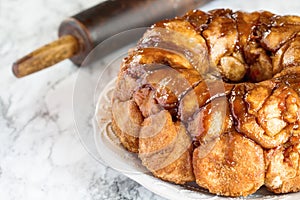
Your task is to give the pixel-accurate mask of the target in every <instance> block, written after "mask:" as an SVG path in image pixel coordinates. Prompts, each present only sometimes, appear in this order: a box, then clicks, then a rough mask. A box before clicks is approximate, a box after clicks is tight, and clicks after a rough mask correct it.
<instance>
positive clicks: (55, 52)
mask: <svg viewBox="0 0 300 200" xmlns="http://www.w3.org/2000/svg"><path fill="white" fill-rule="evenodd" d="M207 1H208V0H184V1H183V0H164V1H162V0H126V1H124V0H107V1H104V2H102V3H100V4H98V5H96V6H94V7H92V8H90V9H87V10H85V11H83V12H81V13H79V14H76V15H74V16H72V17H70V18H68V19H66V20H64V21H63V22H62V23H61V25H60V27H59V31H58V35H59V37H60V39H58V40H57V41H55V42H53V43H51V44H49V45H45V46H44V47H42V48H41V49H38V50H36V51H34V52H32V53H30V54H29V55H27V56H25V57H23V58H21V59H19V60H17V61H16V62H15V63H14V65H13V72H14V74H15V75H16V76H17V77H23V76H26V75H28V74H31V73H34V72H36V71H39V70H41V69H44V68H47V67H50V66H51V65H53V64H55V63H58V62H60V61H62V60H64V59H66V58H70V59H71V60H72V62H73V63H74V64H76V65H77V66H80V65H81V64H82V62H83V61H84V59H85V58H86V56H87V55H88V54H89V52H90V51H91V50H92V49H93V48H94V47H95V46H97V45H98V44H100V43H101V42H102V41H104V40H105V39H107V38H109V37H110V36H112V35H115V34H117V33H120V32H122V31H125V30H129V29H133V28H139V27H146V26H149V25H151V24H153V23H154V22H156V21H159V20H162V19H166V18H172V17H174V16H176V15H182V14H184V12H186V11H188V10H189V9H193V8H196V7H198V6H200V5H202V4H204V3H206V2H207ZM128 42H131V41H128Z"/></svg>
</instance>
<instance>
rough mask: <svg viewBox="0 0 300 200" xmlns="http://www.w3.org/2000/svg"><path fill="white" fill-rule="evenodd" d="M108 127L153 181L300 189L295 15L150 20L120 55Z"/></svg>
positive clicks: (221, 188)
mask: <svg viewBox="0 0 300 200" xmlns="http://www.w3.org/2000/svg"><path fill="white" fill-rule="evenodd" d="M112 116H113V121H112V124H113V130H114V131H115V133H116V135H117V136H118V137H119V138H120V141H121V143H122V144H123V146H124V147H125V148H126V149H127V150H128V151H131V152H135V153H138V157H139V158H140V159H141V162H142V163H143V165H144V166H145V167H146V168H147V169H149V171H151V172H152V174H153V175H154V176H156V177H158V178H160V179H162V180H165V181H170V182H174V183H177V184H184V183H187V182H191V181H195V182H196V183H197V184H198V185H199V186H200V187H203V188H206V189H208V190H209V191H210V192H211V193H214V194H218V195H224V196H247V195H250V194H252V193H254V192H255V191H257V190H258V189H259V188H260V187H261V186H262V185H265V186H266V187H267V188H268V189H269V190H270V191H273V192H274V193H288V192H297V191H299V190H300V174H299V173H300V165H299V164H300V135H299V133H300V127H299V125H300V124H299V122H300V17H297V16H279V15H274V14H272V13H270V12H266V11H264V12H252V13H246V12H241V11H238V12H233V11H231V10H229V9H218V10H213V11H210V12H207V13H206V12H202V11H199V10H195V11H190V12H188V13H187V14H186V15H185V16H183V17H178V18H175V19H172V20H165V21H161V22H158V23H156V24H154V25H153V26H152V27H151V28H150V29H149V30H148V31H147V32H146V33H145V34H144V36H143V38H141V40H140V41H139V42H138V44H137V46H136V48H135V49H133V50H131V51H130V52H129V54H128V56H127V57H126V58H125V59H124V61H123V63H122V66H121V70H120V73H119V75H118V80H117V83H116V88H115V90H114V95H113V98H112Z"/></svg>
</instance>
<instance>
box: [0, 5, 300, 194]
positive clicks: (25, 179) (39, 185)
mask: <svg viewBox="0 0 300 200" xmlns="http://www.w3.org/2000/svg"><path fill="white" fill-rule="evenodd" d="M98 2H100V0H90V1H84V0H73V1H60V0H27V1H21V0H11V1H8V0H0V30H1V31H0V59H1V67H0V200H2V199H3V200H4V199H5V200H19V199H23V200H27V199H28V200H29V199H30V200H34V199H44V200H48V199H49V200H53V199H72V200H83V199H84V200H89V199H95V200H98V199H99V200H100V199H101V200H105V199H109V200H111V199H112V200H114V199H120V200H123V199H128V200H148V199H149V200H150V199H151V200H163V199H164V198H163V197H159V196H158V195H155V194H153V193H152V192H150V191H149V190H147V189H145V188H144V187H143V186H141V185H139V184H138V183H136V182H135V181H133V180H130V179H129V178H127V177H126V176H124V175H122V174H121V173H119V172H117V171H115V170H113V169H111V168H109V167H107V166H104V165H102V164H100V163H98V162H97V161H95V160H94V159H93V158H92V157H91V156H90V155H89V154H88V153H87V152H86V151H85V149H84V148H83V147H82V145H81V143H80V141H79V139H78V137H77V135H76V132H75V127H74V120H73V111H72V94H73V87H74V82H75V80H76V75H77V70H78V69H77V67H75V66H74V65H73V64H72V63H71V62H70V61H68V60H66V61H64V62H61V63H59V64H57V65H56V66H55V67H52V68H49V69H47V70H44V71H42V72H39V73H37V74H34V75H31V76H28V77H25V78H22V79H17V78H15V77H14V76H13V75H12V73H11V65H12V63H13V62H14V61H15V60H16V59H17V58H19V57H21V56H23V55H25V54H26V53H28V52H30V51H32V50H34V49H35V48H37V47H39V46H41V45H43V44H45V43H47V42H50V41H52V40H54V39H56V38H57V36H56V35H57V28H58V26H59V24H60V22H61V21H62V20H63V19H65V18H66V17H68V16H70V15H73V14H75V13H77V12H79V11H80V10H82V9H85V8H88V7H90V6H92V5H95V4H96V3H98ZM220 7H229V8H232V9H242V10H249V11H250V10H261V9H269V10H270V11H273V12H276V13H284V14H287V13H291V14H299V13H300V3H299V1H298V0H286V1H284V3H282V1H280V0H272V1H261V0H253V1H247V2H246V1H236V0H227V1H222V0H216V1H214V2H212V3H210V4H208V5H206V6H204V7H203V9H204V10H210V9H213V8H220Z"/></svg>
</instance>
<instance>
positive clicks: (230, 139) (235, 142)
mask: <svg viewBox="0 0 300 200" xmlns="http://www.w3.org/2000/svg"><path fill="white" fill-rule="evenodd" d="M193 166H194V173H195V177H196V182H197V183H198V185H200V186H201V187H204V188H206V189H208V190H209V191H210V192H211V193H214V194H219V195H224V196H247V195H249V194H252V193H253V192H255V191H256V190H257V189H258V188H260V187H261V186H262V185H263V184H264V176H265V164H264V155H263V149H262V148H261V147H260V146H259V145H257V144H255V143H254V142H253V141H251V140H249V139H247V138H245V137H243V136H242V135H240V134H239V133H236V132H231V133H225V134H224V135H222V136H221V137H220V140H219V142H218V143H216V145H215V146H214V148H213V150H212V151H211V152H210V153H209V154H207V155H204V156H203V152H202V150H200V148H199V147H198V148H197V149H196V150H195V151H194V154H193Z"/></svg>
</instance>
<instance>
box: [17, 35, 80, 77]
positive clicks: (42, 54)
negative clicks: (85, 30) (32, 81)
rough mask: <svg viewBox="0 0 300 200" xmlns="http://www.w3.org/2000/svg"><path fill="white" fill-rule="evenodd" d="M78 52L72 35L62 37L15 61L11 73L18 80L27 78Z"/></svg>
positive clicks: (75, 40) (77, 46) (76, 42)
mask: <svg viewBox="0 0 300 200" xmlns="http://www.w3.org/2000/svg"><path fill="white" fill-rule="evenodd" d="M78 51H79V44H78V41H77V39H76V38H75V37H74V36H72V35H64V36H62V37H60V38H59V39H58V40H56V41H54V42H52V43H50V44H47V45H45V46H43V47H41V48H39V49H37V50H35V51H33V52H32V53H30V54H28V55H26V56H24V57H23V58H21V59H19V60H17V61H16V62H15V63H14V64H13V73H14V74H15V76H16V77H18V78H21V77H24V76H27V75H29V74H32V73H34V72H37V71H40V70H42V69H45V68H47V67H50V66H52V65H54V64H56V63H58V62H60V61H62V60H64V59H67V58H70V57H72V56H74V55H75V54H76V53H78Z"/></svg>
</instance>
